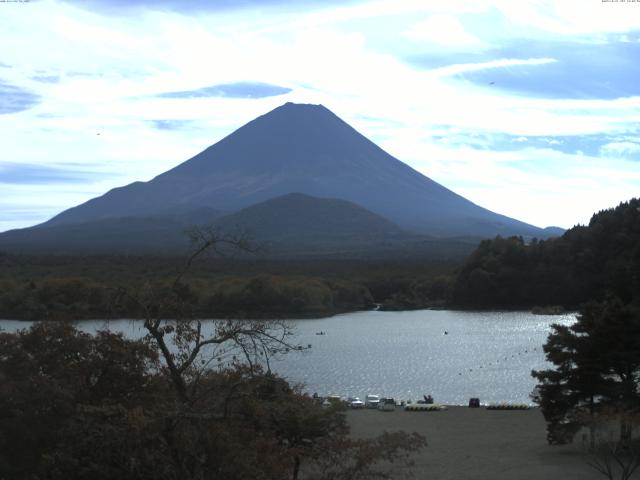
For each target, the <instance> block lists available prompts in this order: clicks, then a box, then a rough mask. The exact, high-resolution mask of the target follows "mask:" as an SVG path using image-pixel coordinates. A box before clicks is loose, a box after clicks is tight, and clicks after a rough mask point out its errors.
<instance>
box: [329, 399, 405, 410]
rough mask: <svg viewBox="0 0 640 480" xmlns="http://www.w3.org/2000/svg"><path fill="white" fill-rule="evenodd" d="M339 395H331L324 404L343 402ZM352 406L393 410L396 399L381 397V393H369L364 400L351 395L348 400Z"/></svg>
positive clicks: (348, 403) (355, 407)
mask: <svg viewBox="0 0 640 480" xmlns="http://www.w3.org/2000/svg"><path fill="white" fill-rule="evenodd" d="M342 401H343V400H342V399H341V398H340V397H339V396H338V395H329V396H328V397H327V398H326V399H325V400H324V402H323V405H325V406H329V405H331V403H335V402H342ZM346 403H347V405H348V406H349V407H350V408H354V409H359V408H377V409H378V410H383V411H393V410H395V409H396V401H395V400H394V399H393V398H385V397H380V395H367V396H366V397H364V402H363V401H362V400H360V398H359V397H349V398H347V400H346Z"/></svg>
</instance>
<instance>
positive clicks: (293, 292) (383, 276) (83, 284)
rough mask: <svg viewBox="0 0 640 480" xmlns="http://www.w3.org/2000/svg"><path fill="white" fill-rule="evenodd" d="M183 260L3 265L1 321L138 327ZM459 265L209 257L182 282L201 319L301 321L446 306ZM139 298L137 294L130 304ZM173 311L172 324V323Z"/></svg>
mask: <svg viewBox="0 0 640 480" xmlns="http://www.w3.org/2000/svg"><path fill="white" fill-rule="evenodd" d="M183 263H184V258H182V257H144V256H86V257H81V256H76V257H63V256H24V255H8V254H5V255H2V256H1V257H0V266H1V267H2V268H1V269H0V318H5V319H18V320H60V319H68V320H71V319H92V318H123V317H126V318H141V317H143V316H144V315H145V312H144V311H142V310H141V309H142V308H143V307H142V306H141V305H139V304H138V302H137V301H136V300H135V298H134V297H136V296H137V297H139V296H140V295H144V296H146V297H149V298H152V297H154V296H155V297H157V298H161V297H162V296H163V295H164V294H165V293H166V292H167V291H169V290H170V289H171V284H172V282H173V280H174V279H175V276H176V274H177V272H178V271H180V269H181V268H182V266H183ZM458 265H459V262H456V261H452V260H447V261H434V260H424V261H411V262H410V261H407V260H398V261H387V260H385V261H373V260H367V261H365V260H302V261H297V260H290V261H287V260H261V259H255V260H251V259H246V258H241V259H238V258H235V259H234V258H222V259H220V258H207V259H203V260H202V261H199V262H198V263H196V264H194V265H193V267H192V268H191V271H190V273H189V276H188V277H187V278H185V281H184V283H185V285H186V287H185V288H186V289H187V291H186V292H183V293H184V295H183V296H184V298H185V299H187V300H186V301H187V302H188V303H189V309H190V311H191V312H192V313H193V315H195V316H199V317H201V318H227V317H229V318H294V317H297V318H301V317H322V316H329V315H333V314H336V313H341V312H348V311H357V310H368V309H372V308H375V307H376V306H381V308H385V309H411V308H428V307H434V306H443V305H445V304H446V302H447V298H448V295H449V294H450V290H451V284H452V281H453V278H454V277H453V275H454V271H455V268H456V267H457V266H458ZM132 294H134V295H132ZM170 314H171V313H170V312H167V315H170Z"/></svg>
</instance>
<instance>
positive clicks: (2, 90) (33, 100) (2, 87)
mask: <svg viewBox="0 0 640 480" xmlns="http://www.w3.org/2000/svg"><path fill="white" fill-rule="evenodd" d="M40 100H41V99H40V96H39V95H36V94H35V93H33V92H30V91H29V90H26V89H24V88H21V87H17V86H15V85H10V84H8V83H4V82H3V81H2V80H0V114H7V113H16V112H22V111H24V110H29V109H30V108H33V107H34V106H36V105H37V104H38V103H40Z"/></svg>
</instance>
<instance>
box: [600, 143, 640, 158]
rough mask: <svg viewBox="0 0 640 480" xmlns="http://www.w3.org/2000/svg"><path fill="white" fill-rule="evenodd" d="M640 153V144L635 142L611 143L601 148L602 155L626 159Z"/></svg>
mask: <svg viewBox="0 0 640 480" xmlns="http://www.w3.org/2000/svg"><path fill="white" fill-rule="evenodd" d="M638 153H640V144H638V143H634V142H611V143H607V144H606V145H603V146H602V147H600V155H602V156H617V157H626V156H628V155H636V154H638Z"/></svg>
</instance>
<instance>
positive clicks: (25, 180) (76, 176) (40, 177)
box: [0, 162, 112, 185]
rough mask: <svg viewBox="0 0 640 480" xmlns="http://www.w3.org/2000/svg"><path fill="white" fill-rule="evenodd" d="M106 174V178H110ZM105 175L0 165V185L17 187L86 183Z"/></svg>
mask: <svg viewBox="0 0 640 480" xmlns="http://www.w3.org/2000/svg"><path fill="white" fill-rule="evenodd" d="M111 175H112V174H108V175H107V176H111ZM104 177H105V174H104V173H100V172H94V171H90V170H77V169H75V168H70V167H68V166H67V167H64V166H60V167H55V166H43V165H36V164H25V163H7V162H2V163H0V183H3V184H18V185H36V184H65V183H87V182H92V181H98V180H102V179H104Z"/></svg>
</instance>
